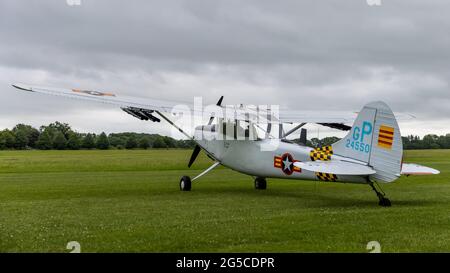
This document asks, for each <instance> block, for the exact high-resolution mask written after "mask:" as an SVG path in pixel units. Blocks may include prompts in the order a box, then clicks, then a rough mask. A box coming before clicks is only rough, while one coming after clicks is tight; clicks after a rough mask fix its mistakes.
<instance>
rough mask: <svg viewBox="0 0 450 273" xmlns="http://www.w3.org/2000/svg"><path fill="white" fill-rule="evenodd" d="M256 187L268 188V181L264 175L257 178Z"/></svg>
mask: <svg viewBox="0 0 450 273" xmlns="http://www.w3.org/2000/svg"><path fill="white" fill-rule="evenodd" d="M255 189H257V190H265V189H267V181H266V179H265V178H263V177H256V178H255Z"/></svg>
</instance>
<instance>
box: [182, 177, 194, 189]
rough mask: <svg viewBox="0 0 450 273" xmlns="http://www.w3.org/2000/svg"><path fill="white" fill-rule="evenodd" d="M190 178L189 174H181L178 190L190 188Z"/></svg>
mask: <svg viewBox="0 0 450 273" xmlns="http://www.w3.org/2000/svg"><path fill="white" fill-rule="evenodd" d="M191 185H192V183H191V178H190V177H189V176H183V177H181V179H180V190H181V191H190V190H191Z"/></svg>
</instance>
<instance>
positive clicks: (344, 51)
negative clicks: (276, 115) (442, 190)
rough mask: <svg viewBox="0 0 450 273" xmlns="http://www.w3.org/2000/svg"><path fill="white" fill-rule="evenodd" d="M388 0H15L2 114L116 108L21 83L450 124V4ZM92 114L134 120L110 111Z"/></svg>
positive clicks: (65, 115) (4, 13) (70, 114)
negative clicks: (72, 2)
mask: <svg viewBox="0 0 450 273" xmlns="http://www.w3.org/2000/svg"><path fill="white" fill-rule="evenodd" d="M382 3H383V4H382V6H381V7H370V6H368V5H367V4H366V1H365V0H352V1H332V0H329V1H296V0H292V1H271V0H255V1H237V0H234V1H230V0H227V1H219V0H218V1H208V0H186V1H131V2H124V1H112V0H82V5H81V6H79V7H69V6H68V5H66V3H65V1H64V0H61V1H51V0H47V1H13V0H5V1H2V2H0V38H1V41H2V43H0V72H2V73H1V74H0V86H2V89H1V94H2V100H1V102H0V114H1V115H2V116H3V117H9V120H11V119H12V120H14V119H17V121H18V122H19V121H20V122H27V120H19V117H20V119H23V114H24V113H28V114H29V115H28V117H29V120H30V122H32V121H33V117H34V116H38V115H46V116H47V115H54V116H55V119H70V120H71V121H72V122H74V123H75V124H79V125H82V124H83V120H82V119H83V118H85V117H84V116H82V115H77V113H80V112H83V111H93V110H94V109H103V110H104V111H109V109H110V108H107V107H105V106H98V107H99V108H96V107H97V106H96V105H94V104H84V103H82V102H76V101H66V100H63V99H54V98H47V97H39V98H37V97H35V96H33V97H31V96H29V94H19V93H18V92H14V91H13V90H12V89H11V88H10V87H9V86H8V85H9V83H11V82H14V81H21V82H31V83H35V84H44V85H55V86H63V87H64V86H67V87H84V88H92V89H102V90H117V92H121V93H123V94H127V95H136V96H143V97H156V98H165V99H177V100H184V101H192V96H194V95H196V96H199V95H201V96H204V97H205V100H208V102H210V103H212V102H213V101H214V100H216V99H217V97H219V96H220V95H225V97H226V102H227V103H240V102H243V103H249V104H267V103H277V104H281V105H284V106H286V107H289V108H292V109H300V108H306V109H320V108H321V107H325V108H327V109H339V110H351V111H354V110H358V109H360V108H361V106H362V105H363V104H365V103H366V102H368V101H371V100H385V101H387V102H388V103H389V104H390V105H391V106H392V108H393V109H394V110H396V111H404V112H410V113H413V114H415V115H416V116H418V117H419V118H421V119H423V120H426V121H432V120H439V121H440V122H441V124H444V123H448V120H449V118H448V116H449V115H450V107H448V106H447V105H448V103H449V100H450V92H449V90H448V89H449V88H448V87H449V86H448V85H449V79H450V71H449V65H448V61H449V60H450V51H449V50H448V48H450V35H449V34H448V29H450V19H449V17H448V16H447V14H448V12H447V11H448V10H449V9H450V3H449V2H447V1H419V0H412V1H411V0H408V1H407V0H404V1H382ZM118 111H120V110H118ZM105 113H106V112H105ZM93 119H94V120H96V121H97V122H98V123H101V124H105V123H108V122H110V124H112V125H111V127H110V128H109V130H111V131H120V130H122V129H123V124H114V122H112V121H109V120H108V116H107V115H106V114H104V115H101V114H98V115H97V116H96V117H93ZM3 120H4V119H3ZM429 124H432V123H431V122H429ZM433 124H434V123H433ZM0 126H6V125H3V124H0ZM139 126H140V125H136V127H135V128H138V127H139ZM405 126H406V128H407V130H408V131H413V130H414V126H415V125H413V124H412V125H411V124H409V123H406V124H405ZM80 128H81V126H80ZM436 128H437V129H436ZM443 128H444V129H443ZM445 128H447V127H445V126H444V127H442V126H440V127H439V126H437V125H436V126H432V127H430V130H438V131H439V132H443V131H444V130H445ZM91 130H95V128H91ZM449 131H450V130H449Z"/></svg>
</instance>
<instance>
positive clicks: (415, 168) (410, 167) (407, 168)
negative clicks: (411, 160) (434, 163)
mask: <svg viewBox="0 0 450 273" xmlns="http://www.w3.org/2000/svg"><path fill="white" fill-rule="evenodd" d="M439 173H440V171H438V170H435V169H433V168H429V167H425V166H421V165H417V164H408V163H403V165H402V174H403V175H431V174H439Z"/></svg>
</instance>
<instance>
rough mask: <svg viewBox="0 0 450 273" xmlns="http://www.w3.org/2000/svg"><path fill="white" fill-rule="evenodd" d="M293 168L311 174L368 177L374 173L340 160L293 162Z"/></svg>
mask: <svg viewBox="0 0 450 273" xmlns="http://www.w3.org/2000/svg"><path fill="white" fill-rule="evenodd" d="M294 166H295V167H298V168H301V169H304V170H308V171H312V172H320V173H332V174H336V175H370V174H374V173H376V172H375V170H374V169H372V168H370V167H369V166H365V165H361V164H357V163H352V162H347V161H341V160H331V161H308V162H294Z"/></svg>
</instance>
